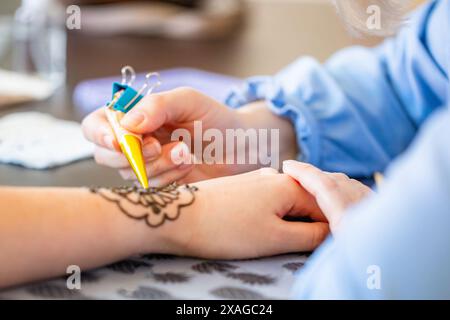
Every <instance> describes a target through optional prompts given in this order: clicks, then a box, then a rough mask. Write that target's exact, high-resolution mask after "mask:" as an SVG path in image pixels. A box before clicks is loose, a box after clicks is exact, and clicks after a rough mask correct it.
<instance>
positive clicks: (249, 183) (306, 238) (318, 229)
mask: <svg viewBox="0 0 450 320" xmlns="http://www.w3.org/2000/svg"><path fill="white" fill-rule="evenodd" d="M193 187H196V188H198V190H197V191H195V192H194V193H193V194H194V202H192V204H191V205H189V206H186V207H184V208H182V211H181V214H180V216H179V218H178V219H177V220H176V221H167V223H165V224H164V225H163V226H161V227H160V228H158V229H156V230H157V232H160V231H161V232H162V235H161V238H163V239H165V241H164V244H163V245H159V248H155V243H150V244H149V245H150V246H151V248H148V249H147V251H150V252H151V251H155V250H158V249H161V248H166V251H168V252H167V253H173V254H180V255H189V256H196V257H203V258H219V259H239V258H251V257H261V256H269V255H275V254H281V253H287V252H299V251H311V250H313V249H315V248H316V247H317V246H318V245H319V244H320V243H321V242H322V241H323V239H324V238H325V236H326V235H327V234H328V232H329V229H328V224H327V223H325V222H323V221H324V220H325V218H324V217H323V216H321V213H320V209H319V208H318V207H317V204H316V203H315V201H314V198H313V197H312V196H311V195H310V194H309V193H308V192H306V191H305V190H304V189H303V188H301V187H299V185H298V184H297V182H295V180H294V179H292V178H291V177H289V176H288V175H285V174H279V173H278V172H277V171H276V170H273V169H269V168H267V169H260V170H258V171H254V172H250V173H245V174H241V175H237V176H231V177H225V178H217V179H213V180H208V181H203V182H199V183H195V184H193V185H191V186H189V188H187V187H182V188H181V189H180V190H183V188H184V190H185V191H182V192H188V193H189V194H190V193H191V192H192V188H193ZM189 190H190V191H189ZM184 198H186V201H188V200H189V199H190V196H186V197H184ZM186 201H185V202H186ZM190 202H191V201H189V203H190ZM286 215H295V216H303V217H315V218H316V219H321V220H322V221H316V222H288V221H285V220H283V217H285V216H286ZM156 230H155V231H156ZM148 232H149V236H151V234H152V233H153V232H152V230H148Z"/></svg>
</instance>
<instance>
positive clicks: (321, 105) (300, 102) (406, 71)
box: [226, 1, 450, 177]
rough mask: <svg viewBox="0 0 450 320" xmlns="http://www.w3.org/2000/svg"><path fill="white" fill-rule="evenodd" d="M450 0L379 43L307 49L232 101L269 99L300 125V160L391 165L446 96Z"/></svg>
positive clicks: (358, 172)
mask: <svg viewBox="0 0 450 320" xmlns="http://www.w3.org/2000/svg"><path fill="white" fill-rule="evenodd" d="M449 8H450V5H449V2H448V1H432V2H430V3H429V4H428V5H426V6H423V7H422V8H421V9H419V10H418V11H417V13H415V14H414V16H413V17H412V18H411V20H410V23H409V25H408V26H407V27H405V28H404V30H402V31H401V32H400V33H399V35H398V36H397V37H396V38H394V39H389V40H387V41H385V42H384V43H383V44H382V45H381V46H379V47H377V48H373V49H369V48H363V47H352V48H349V49H345V50H343V51H340V52H338V53H336V54H335V55H334V56H333V57H331V59H330V60H329V61H327V62H326V63H325V64H324V65H322V64H320V63H319V62H318V61H316V60H315V59H313V58H310V57H302V58H300V59H298V60H297V61H295V62H294V63H292V64H291V65H289V66H287V67H286V68H285V69H283V70H282V71H280V72H279V73H278V74H276V75H274V76H271V77H253V78H250V79H248V80H247V81H246V83H245V85H244V86H243V87H242V88H239V89H238V90H235V91H233V92H232V93H231V94H230V95H229V96H228V98H227V100H226V104H227V105H229V106H231V107H240V106H242V105H244V104H247V103H249V102H253V101H257V100H266V101H267V105H268V107H269V108H270V109H271V110H272V111H273V112H274V113H276V114H278V115H280V116H282V117H286V118H288V119H290V121H291V122H292V123H293V125H294V126H295V130H296V134H297V141H298V145H299V147H300V150H301V151H300V153H299V156H298V159H299V160H301V161H306V162H310V163H312V164H313V165H315V166H318V167H320V168H321V169H323V170H326V171H340V172H344V173H346V174H348V175H350V176H353V177H369V176H372V174H373V173H374V172H375V171H384V169H385V168H386V166H387V165H388V163H389V162H390V161H392V159H393V158H395V157H396V156H397V155H399V154H400V153H401V152H403V151H404V150H405V149H406V148H407V147H408V145H409V144H410V142H411V141H412V139H413V138H414V136H415V134H416V132H417V130H418V128H419V127H420V126H421V124H422V123H423V122H424V121H425V120H426V119H427V118H428V116H429V115H430V114H431V113H432V112H433V111H434V110H435V109H438V108H439V107H441V106H443V105H445V104H446V101H447V89H448V76H447V72H446V70H447V55H446V54H447V51H446V50H445V48H446V45H444V42H443V41H442V39H445V38H446V36H445V34H443V32H444V30H448V29H447V28H446V26H447V20H449V19H450V17H449V13H450V10H449ZM281 143H282V142H281Z"/></svg>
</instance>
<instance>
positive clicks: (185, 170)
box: [148, 164, 194, 188]
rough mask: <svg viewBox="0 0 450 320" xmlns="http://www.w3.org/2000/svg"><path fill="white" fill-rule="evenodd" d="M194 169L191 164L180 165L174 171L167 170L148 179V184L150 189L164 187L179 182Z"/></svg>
mask: <svg viewBox="0 0 450 320" xmlns="http://www.w3.org/2000/svg"><path fill="white" fill-rule="evenodd" d="M193 168H194V165H193V164H187V165H181V166H179V167H178V168H176V169H174V170H169V171H167V172H164V173H162V174H160V175H158V176H156V177H152V178H150V179H149V181H148V183H149V186H150V187H155V188H156V187H164V186H166V185H168V184H171V183H173V182H176V181H179V180H181V179H183V178H184V177H186V176H187V175H188V174H189V173H190V172H191V171H192V169H193Z"/></svg>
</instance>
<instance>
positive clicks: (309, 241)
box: [278, 220, 330, 252]
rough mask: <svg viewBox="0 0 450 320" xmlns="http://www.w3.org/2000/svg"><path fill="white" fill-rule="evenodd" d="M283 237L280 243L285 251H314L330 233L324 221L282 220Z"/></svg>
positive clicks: (279, 240)
mask: <svg viewBox="0 0 450 320" xmlns="http://www.w3.org/2000/svg"><path fill="white" fill-rule="evenodd" d="M280 227H281V229H280V230H281V232H282V237H280V238H279V239H278V245H279V246H280V248H283V250H285V252H301V251H312V250H314V249H316V248H317V247H318V246H319V245H320V244H321V243H322V242H323V240H324V239H325V238H326V236H327V235H328V234H329V232H330V229H329V228H328V224H327V223H324V222H311V223H309V222H288V221H284V220H281V225H280Z"/></svg>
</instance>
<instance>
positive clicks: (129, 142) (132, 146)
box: [119, 134, 149, 189]
mask: <svg viewBox="0 0 450 320" xmlns="http://www.w3.org/2000/svg"><path fill="white" fill-rule="evenodd" d="M119 145H120V149H121V150H122V152H123V154H124V155H125V156H126V157H127V160H128V162H129V163H130V166H131V168H132V169H133V171H134V173H135V174H136V177H137V179H138V181H139V183H140V184H141V185H142V187H143V188H144V189H148V188H149V184H148V178H147V172H146V170H145V161H144V155H143V154H142V144H141V139H139V138H138V137H136V136H135V135H132V134H124V135H123V136H122V137H121V138H120V140H119Z"/></svg>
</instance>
